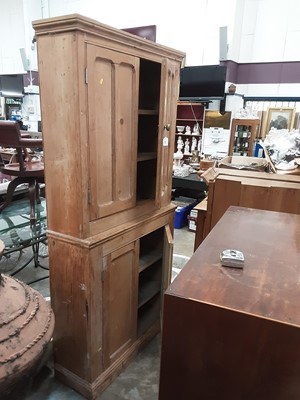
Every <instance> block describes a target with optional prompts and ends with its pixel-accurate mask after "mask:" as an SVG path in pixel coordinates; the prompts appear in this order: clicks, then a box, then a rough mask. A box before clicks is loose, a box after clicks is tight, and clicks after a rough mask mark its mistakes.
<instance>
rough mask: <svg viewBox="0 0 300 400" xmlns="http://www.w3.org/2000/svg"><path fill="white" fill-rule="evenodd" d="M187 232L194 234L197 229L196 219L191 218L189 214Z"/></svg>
mask: <svg viewBox="0 0 300 400" xmlns="http://www.w3.org/2000/svg"><path fill="white" fill-rule="evenodd" d="M187 218H188V222H189V231H192V232H196V229H197V218H196V217H192V216H191V214H190V215H188V217H187Z"/></svg>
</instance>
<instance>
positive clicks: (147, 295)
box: [138, 280, 161, 308]
mask: <svg viewBox="0 0 300 400" xmlns="http://www.w3.org/2000/svg"><path fill="white" fill-rule="evenodd" d="M160 290H161V281H160V280H155V281H151V282H147V283H144V284H143V285H142V287H139V300H138V308H140V307H142V306H143V305H144V304H146V303H147V302H148V301H149V300H151V299H152V298H153V297H154V296H155V295H156V294H157V293H159V292H160Z"/></svg>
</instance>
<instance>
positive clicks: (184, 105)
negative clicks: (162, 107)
mask: <svg viewBox="0 0 300 400" xmlns="http://www.w3.org/2000/svg"><path fill="white" fill-rule="evenodd" d="M203 119H204V104H203V103H195V102H191V101H178V102H177V115H176V126H177V127H178V126H179V127H180V126H181V127H183V128H184V129H183V132H180V131H179V130H178V128H177V129H176V134H175V146H174V153H176V151H177V140H178V137H179V136H181V137H182V139H183V140H184V142H185V141H186V140H188V142H189V149H190V150H191V148H192V140H193V138H196V141H197V147H198V144H199V141H200V145H201V140H202V129H203ZM195 125H197V128H196V126H195ZM187 126H188V127H189V128H190V132H189V133H188V131H187V129H186V127H187ZM195 129H197V131H196V132H195V131H194V130H195ZM183 150H184V149H183Z"/></svg>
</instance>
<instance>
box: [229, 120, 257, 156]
mask: <svg viewBox="0 0 300 400" xmlns="http://www.w3.org/2000/svg"><path fill="white" fill-rule="evenodd" d="M259 127H260V119H258V118H257V119H255V118H253V119H235V118H234V119H233V120H232V122H231V132H230V143H229V155H230V156H232V155H235V156H249V157H252V155H253V146H254V141H255V139H258V137H259Z"/></svg>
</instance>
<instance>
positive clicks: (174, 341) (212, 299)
mask: <svg viewBox="0 0 300 400" xmlns="http://www.w3.org/2000/svg"><path fill="white" fill-rule="evenodd" d="M299 236H300V216H299V215H294V214H289V213H280V212H273V211H266V210H256V209H253V208H243V207H230V208H229V209H228V210H227V211H226V213H225V214H224V215H223V217H222V218H221V219H220V221H219V222H218V223H217V225H216V226H215V227H214V228H213V230H212V231H211V233H210V234H209V236H207V237H206V239H205V240H204V242H203V243H202V244H201V245H200V247H199V248H198V249H197V251H196V252H195V253H194V254H193V255H192V257H191V258H190V260H189V261H188V262H187V264H186V265H185V267H184V268H183V270H182V272H181V273H180V274H179V275H178V276H177V278H176V279H175V280H174V281H173V282H172V284H171V285H170V286H169V288H168V289H167V291H166V293H165V296H164V312H163V330H162V347H161V367H160V386H159V400H169V399H173V400H182V399H224V400H232V399H243V400H253V399H257V400H266V399H273V400H286V399H289V400H298V399H299V398H300V381H299V375H300V364H299V357H300V313H299V295H300V292H299V291H300V289H299V273H300V264H299V253H300V244H299ZM225 249H236V250H240V251H242V252H243V254H244V257H245V263H244V268H243V269H236V268H230V267H223V266H221V263H220V253H221V252H222V251H223V250H225Z"/></svg>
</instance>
